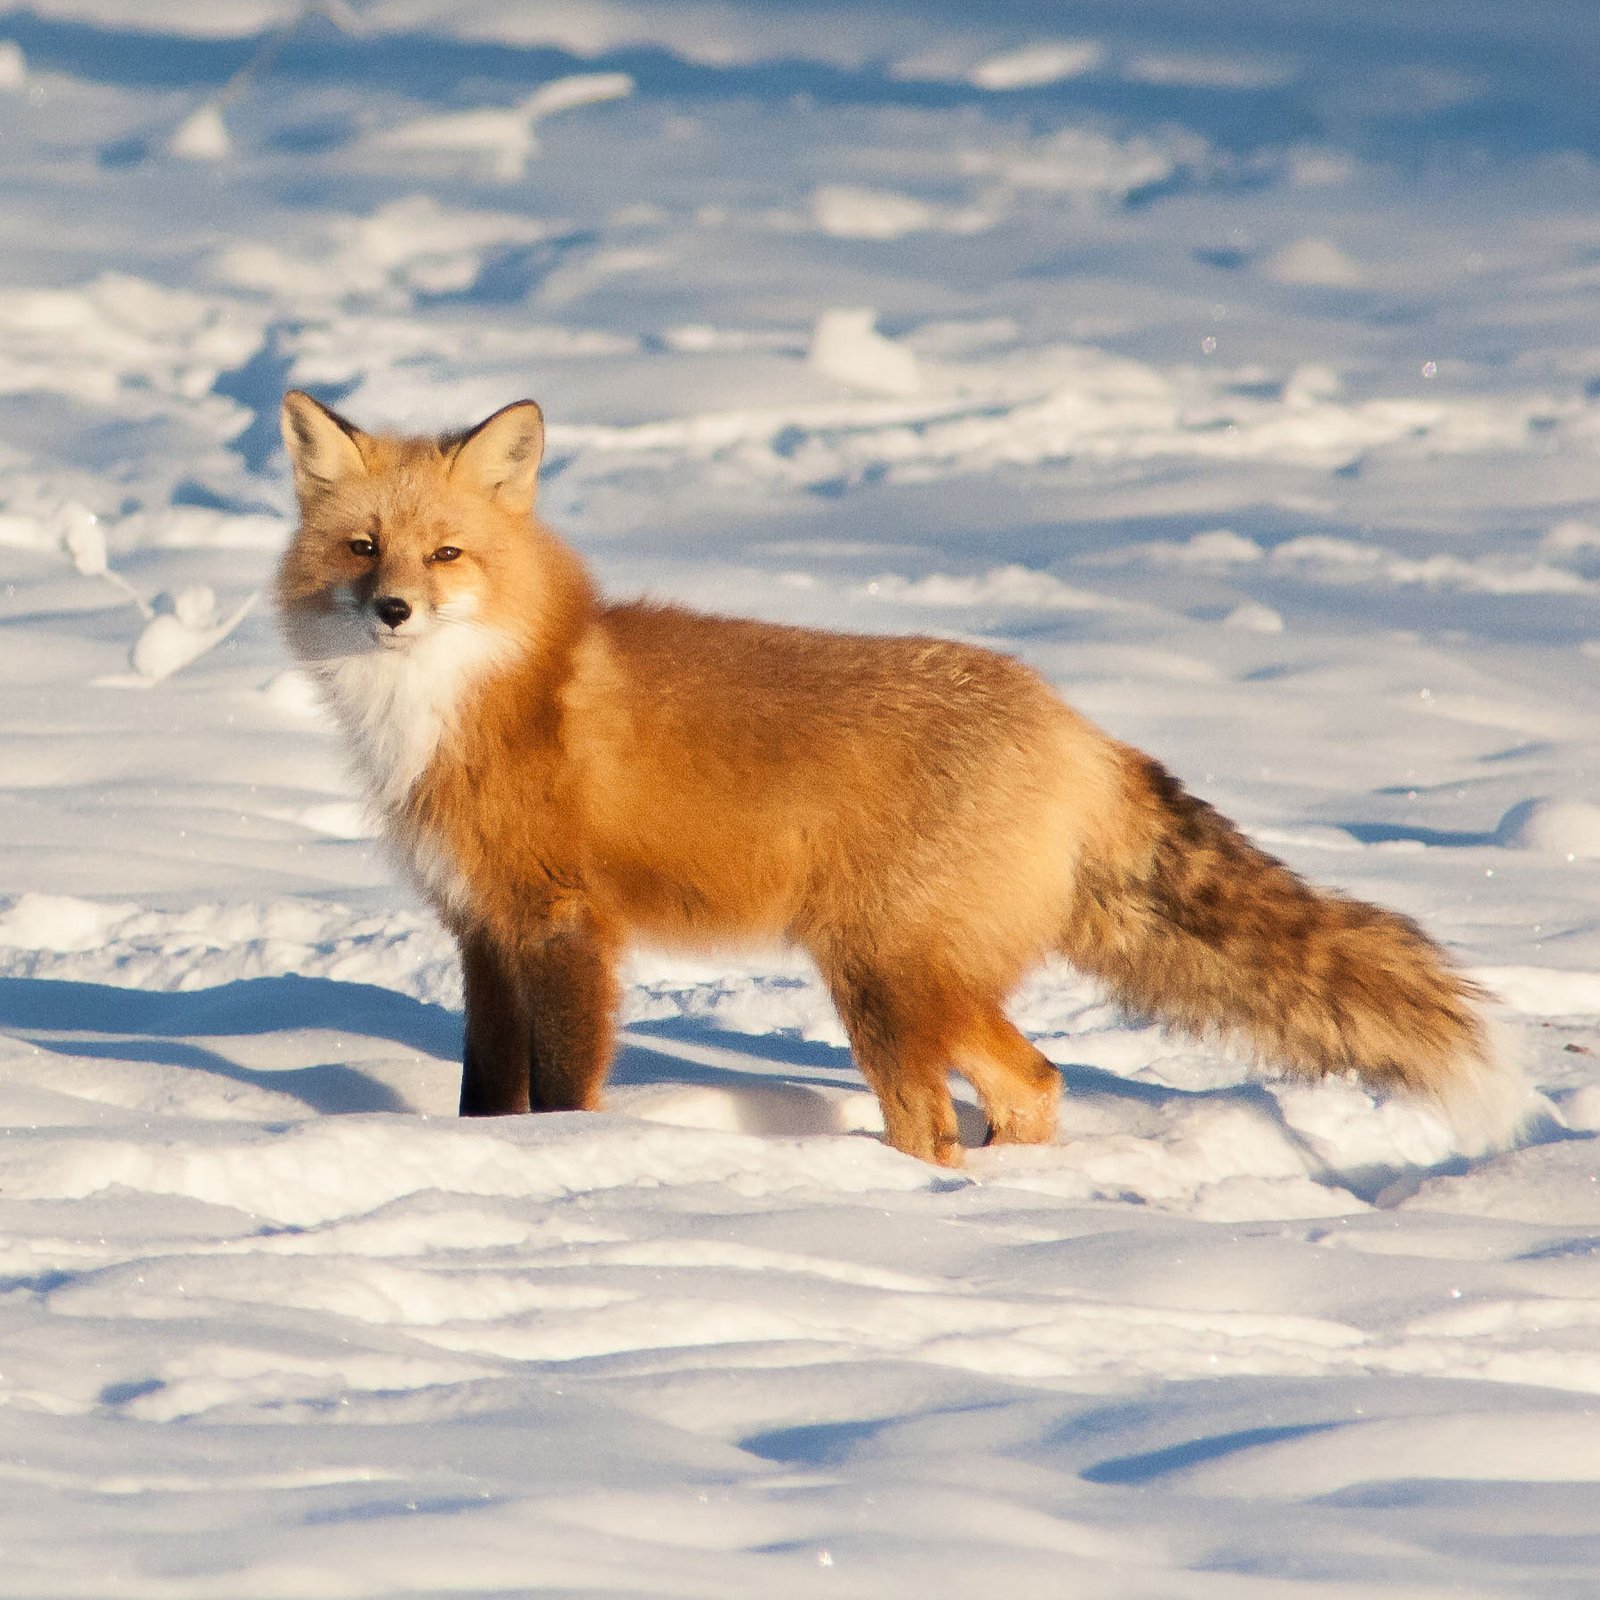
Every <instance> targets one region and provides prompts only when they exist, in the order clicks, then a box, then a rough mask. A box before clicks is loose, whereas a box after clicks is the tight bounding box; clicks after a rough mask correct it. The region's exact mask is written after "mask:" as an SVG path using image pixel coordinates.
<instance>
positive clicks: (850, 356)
mask: <svg viewBox="0 0 1600 1600" xmlns="http://www.w3.org/2000/svg"><path fill="white" fill-rule="evenodd" d="M877 320H878V317H877V313H876V312H875V311H873V310H871V309H870V308H860V309H843V308H840V309H835V310H832V311H824V312H823V313H822V315H821V316H820V317H818V318H817V324H816V327H815V329H814V330H813V332H812V335H811V351H810V355H809V357H808V359H809V361H810V363H811V366H812V367H813V369H814V370H815V371H817V372H818V373H820V374H821V375H822V376H823V377H825V378H831V379H832V380H833V381H834V382H835V383H841V384H845V385H847V386H848V387H850V388H852V389H865V390H867V391H868V392H869V393H872V394H904V395H910V394H916V393H917V392H918V391H919V390H920V389H921V388H922V369H921V367H920V366H919V364H918V362H917V357H916V354H915V352H913V351H911V350H908V349H906V348H905V346H904V345H899V344H896V343H895V342H894V341H893V340H892V339H887V338H885V337H884V336H883V334H881V333H879V332H878V329H877Z"/></svg>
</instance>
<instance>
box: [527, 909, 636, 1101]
mask: <svg viewBox="0 0 1600 1600" xmlns="http://www.w3.org/2000/svg"><path fill="white" fill-rule="evenodd" d="M617 957H618V948H617V941H615V940H614V939H611V938H608V937H607V936H606V935H605V933H604V931H603V930H601V929H600V928H599V927H597V926H596V925H595V924H594V922H593V921H592V920H591V919H589V918H587V917H582V918H579V919H577V920H575V921H574V922H572V923H570V924H569V925H568V926H566V927H564V928H563V929H562V930H561V931H560V932H558V933H554V934H552V935H551V936H550V937H549V938H548V939H546V940H545V941H544V942H543V943H541V944H540V945H538V946H537V947H536V948H535V949H533V950H531V951H526V952H525V953H524V954H523V957H522V974H521V975H522V1000H523V1006H524V1009H525V1011H526V1014H527V1017H528V1024H529V1028H528V1031H529V1053H528V1068H529V1080H530V1085H531V1088H530V1095H531V1102H532V1106H533V1109H534V1110H535V1111H597V1110H599V1108H600V1090H601V1088H602V1086H603V1085H604V1083H605V1078H606V1072H607V1070H608V1069H609V1068H610V1066H611V1056H612V1052H613V1050H614V1049H615V1048H616V1037H617V1008H618V1004H619V1001H620V998H621V996H620V991H619V989H618V985H617V976H616V968H617Z"/></svg>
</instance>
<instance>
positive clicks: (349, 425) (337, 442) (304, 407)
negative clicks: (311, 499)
mask: <svg viewBox="0 0 1600 1600" xmlns="http://www.w3.org/2000/svg"><path fill="white" fill-rule="evenodd" d="M278 421H279V423H280V425H281V426H282V428H283V447H284V449H285V450H287V451H288V452H289V460H290V461H291V462H292V463H293V465H294V486H295V492H296V493H297V494H298V495H299V496H300V498H301V499H302V500H304V499H305V498H306V497H307V496H308V495H310V494H315V493H317V492H319V491H321V490H323V489H326V488H328V487H329V486H330V485H332V484H335V483H339V482H342V481H343V480H344V479H345V478H356V477H364V476H365V475H366V471H367V463H366V458H365V457H364V456H363V454H362V451H361V441H362V440H363V439H365V437H366V435H365V434H364V433H362V431H361V430H360V429H359V428H358V427H357V426H356V425H355V424H354V423H353V422H346V421H345V419H344V418H343V417H341V416H340V415H339V413H338V412H337V411H330V410H329V409H328V408H327V407H326V406H325V405H323V404H321V403H320V402H319V401H316V400H313V399H312V398H311V396H310V395H308V394H306V393H304V392H303V391H302V390H300V389H291V390H290V391H289V392H288V394H286V395H285V396H284V397H283V410H282V411H281V412H280V413H279V416H278Z"/></svg>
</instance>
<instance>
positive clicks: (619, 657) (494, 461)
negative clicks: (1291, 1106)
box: [277, 391, 1517, 1166]
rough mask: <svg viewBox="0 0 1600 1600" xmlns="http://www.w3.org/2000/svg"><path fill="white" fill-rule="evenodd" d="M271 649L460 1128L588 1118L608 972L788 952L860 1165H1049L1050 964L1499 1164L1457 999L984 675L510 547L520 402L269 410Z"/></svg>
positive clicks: (1194, 810) (973, 664)
mask: <svg viewBox="0 0 1600 1600" xmlns="http://www.w3.org/2000/svg"><path fill="white" fill-rule="evenodd" d="M282 422H283V435H284V440H285V444H286V447H287V450H288V454H289V458H290V460H291V462H292V464H293V468H294V478H295V488H296V492H297V495H298V499H299V504H300V513H301V524H300V527H299V528H298V530H297V531H296V533H295V535H294V538H293V540H292V542H291V544H290V546H289V549H288V551H287V553H286V554H285V556H284V558H283V562H282V566H281V570H280V572H279V577H278V590H277V593H278V602H279V607H280V612H281V617H282V623H283V628H284V632H285V634H286V636H287V639H288V641H289V644H290V646H291V647H292V649H293V650H294V651H295V653H296V654H297V655H298V657H299V658H300V659H301V661H302V662H303V663H304V664H305V666H306V668H307V669H308V671H309V672H310V673H311V674H312V676H313V677H314V678H315V679H316V681H317V683H318V684H319V686H320V689H321V692H322V694H323V695H324V697H325V698H326V701H327V703H328V704H329V706H330V707H331V708H332V710H333V712H334V713H335V714H336V716H337V719H338V721H339V722H340V723H341V724H342V726H343V729H344V731H345V733H346V735H347V736H348V739H349V742H350V745H351V747H352V749H353V752H354V756H355V760H356V763H357V766H358V767H359V769H360V771H361V774H362V776H363V777H364V779H365V781H366V784H367V786H368V788H369V790H370V792H371V795H372V797H373V800H374V802H375V804H376V806H377V807H378V809H379V811H380V812H381V814H382V816H383V819H384V823H385V826H386V829H387V833H388V836H389V839H390V841H391V843H392V844H393V846H394V847H395V849H396V851H397V854H398V855H399V857H400V859H401V860H402V861H403V862H404V864H405V865H406V867H407V869H408V870H409V872H410V873H411V875H412V876H413V877H414V879H415V880H416V882H417V884H418V885H419V886H420V888H421V890H422V891H423V893H424V894H425V895H426V896H427V897H428V898H429V900H430V901H431V902H432V904H433V906H434V907H435V908H436V909H437V911H438V914H439V916H440V917H441V918H442V919H443V921H444V923H445V924H446V926H447V927H448V928H449V929H450V931H451V932H452V933H453V934H454V935H455V937H456V939H457V941H458V942H459V944H460V947H461V959H462V965H463V973H464V985H465V991H466V1044H465V1051H464V1063H463V1072H462V1080H461V1114H462V1115H463V1116H492V1115H499V1114H503V1113H507V1112H523V1111H529V1110H575V1109H592V1108H594V1107H596V1106H597V1105H598V1104H599V1100H600V1091H601V1086H602V1084H603V1082H604V1080H605V1076H606V1070H607V1067H608V1065H609V1061H610V1057H611V1054H612V1050H613V1045H614V1040H615V1027H616V1023H615V1017H616V1012H617V1009H618V999H619V995H618V984H617V977H616V970H617V965H618V961H619V958H620V955H621V953H622V951H623V949H624V947H625V946H626V945H627V943H628V942H629V941H630V940H633V939H640V940H648V941H655V942H661V941H668V942H671V941H677V942H685V941H687V942H690V943H693V944H698V945H702V946H704V945H714V944H716V943H717V942H719V941H726V940H741V941H751V940H768V941H785V942H787V943H789V944H791V945H798V946H799V947H801V948H802V949H804V950H805V951H807V952H808V953H809V954H810V956H811V957H812V959H813V960H814V961H815V963H816V966H817V968H818V970H819V972H820V973H821V975H822V978H823V981H824V982H825V983H826V984H827V987H828V991H829V993H830V995H831V996H832V998H833V1001H834V1003H835V1005H836V1006H837V1008H838V1011H839V1014H840V1017H841V1019H842V1021H843V1023H844V1026H845V1029H846V1032H847V1033H848V1035H849V1039H850V1044H851V1048H852V1051H853V1054H854V1057H855V1061H856V1064H857V1065H858V1067H859V1068H860V1070H861V1072H862V1074H863V1075H864V1077H865V1078H866V1080H867V1082H868V1083H869V1084H870V1085H871V1086H872V1088H873V1090H874V1091H875V1092H876V1094H877V1096H878V1099H879V1101H880V1102H881V1104H882V1108H883V1122H884V1129H885V1134H886V1137H887V1140H888V1142H889V1143H890V1144H891V1145H893V1146H894V1147H895V1148H896V1149H899V1150H903V1151H905V1152H907V1153H908V1154H910V1155H914V1156H920V1157H922V1158H923V1159H924V1160H927V1161H932V1162H937V1163H940V1164H942V1165H946V1166H954V1165H957V1164H959V1163H960V1161H961V1159H962V1149H961V1145H960V1142H959V1140H958V1138H957V1135H956V1118H955V1112H954V1107H953V1105H952V1102H951V1098H950V1091H949V1074H950V1072H952V1071H954V1072H957V1073H959V1074H961V1075H962V1076H963V1077H965V1078H966V1079H967V1080H968V1081H969V1082H970V1083H971V1084H972V1087H973V1089H974V1090H975V1091H976V1093H977V1096H978V1099H979V1101H980V1103H981V1105H982V1108H983V1111H984V1113H985V1115H986V1116H987V1118H988V1124H989V1130H990V1139H991V1140H992V1141H995V1142H1027V1143H1043V1142H1047V1141H1049V1140H1050V1139H1052V1138H1053V1137H1054V1135H1055V1130H1056V1107H1057V1099H1058V1096H1059V1092H1060V1075H1059V1074H1058V1072H1057V1071H1056V1069H1055V1068H1054V1067H1053V1066H1052V1065H1051V1064H1050V1062H1049V1061H1047V1060H1046V1059H1045V1057H1044V1056H1043V1055H1042V1054H1041V1053H1040V1052H1039V1051H1038V1050H1037V1049H1035V1048H1034V1046H1033V1045H1032V1044H1031V1043H1029V1041H1028V1040H1027V1039H1026V1038H1025V1037H1024V1036H1023V1035H1022V1034H1021V1033H1020V1032H1019V1031H1018V1030H1017V1029H1016V1028H1015V1027H1014V1026H1013V1025H1012V1024H1011V1022H1010V1021H1009V1020H1008V1019H1007V1017H1006V1014H1005V1009H1004V1007H1005V1003H1006V1001H1007V999H1008V997H1009V996H1010V995H1011V993H1012V992H1013V991H1014V990H1015V988H1016V987H1017V985H1018V983H1019V982H1020V981H1021V979H1022V978H1023V976H1024V975H1025V974H1026V973H1027V972H1028V971H1029V970H1030V969H1031V968H1033V967H1034V966H1036V965H1037V964H1039V963H1040V962H1042V961H1043V960H1044V959H1045V958H1047V957H1049V956H1051V955H1060V956H1064V957H1065V958H1066V959H1067V960H1068V961H1070V962H1071V963H1072V964H1073V965H1074V966H1076V967H1077V968H1078V969H1080V970H1081V971H1082V972H1084V973H1087V974H1091V975H1092V976H1093V977H1095V978H1097V979H1099V980H1100V981H1101V982H1102V983H1103V984H1104V985H1105V987H1106V988H1107V989H1108V990H1109V992H1110V993H1111V995H1112V996H1114V997H1115V998H1116V999H1117V1000H1118V1001H1119V1002H1121V1003H1122V1004H1123V1005H1125V1006H1126V1007H1128V1008H1130V1009H1131V1010H1133V1011H1135V1012H1137V1013H1140V1014H1143V1015H1146V1016H1151V1017H1155V1018H1159V1019H1161V1020H1164V1021H1166V1022H1169V1023H1172V1024H1175V1025H1177V1026H1178V1027H1180V1028H1184V1029H1187V1030H1189V1031H1190V1032H1192V1033H1195V1034H1199V1035H1216V1036H1221V1037H1224V1038H1228V1039H1231V1040H1234V1041H1237V1042H1239V1043H1241V1044H1243V1045H1245V1046H1246V1047H1248V1048H1249V1049H1251V1050H1252V1051H1254V1052H1255V1054H1256V1055H1257V1056H1258V1057H1260V1058H1261V1059H1262V1060H1264V1061H1267V1062H1270V1063H1272V1064H1275V1065H1277V1066H1278V1067H1280V1068H1281V1069H1285V1070H1287V1071H1289V1072H1291V1073H1296V1074H1299V1075H1302V1076H1306V1077H1316V1076H1320V1075H1324V1074H1328V1073H1338V1072H1344V1071H1347V1070H1352V1071H1354V1072H1355V1073H1356V1074H1358V1075H1359V1076H1360V1077H1361V1078H1362V1079H1364V1080H1365V1081H1366V1082H1367V1083H1369V1084H1371V1085H1373V1086H1375V1087H1378V1088H1380V1089H1390V1088H1393V1089H1398V1090H1401V1091H1409V1092H1411V1093H1413V1094H1416V1095H1419V1096H1422V1097H1425V1098H1428V1099H1431V1100H1433V1101H1435V1102H1436V1103H1438V1104H1439V1105H1440V1106H1442V1107H1443V1108H1444V1109H1445V1110H1446V1111H1447V1112H1453V1113H1454V1114H1455V1116H1456V1118H1457V1119H1458V1120H1460V1119H1462V1117H1463V1115H1464V1114H1465V1116H1467V1117H1470V1116H1471V1115H1473V1114H1474V1113H1477V1114H1479V1115H1480V1117H1481V1119H1483V1120H1485V1121H1487V1122H1489V1123H1491V1124H1496V1125H1497V1129H1496V1131H1497V1132H1499V1133H1500V1134H1501V1135H1504V1133H1505V1131H1506V1127H1507V1125H1508V1124H1509V1121H1510V1120H1511V1116H1512V1112H1513V1110H1514V1108H1515V1104H1516V1099H1517V1094H1516V1090H1515V1088H1514V1085H1513V1079H1512V1077H1511V1075H1510V1074H1508V1073H1507V1072H1506V1071H1505V1070H1504V1069H1502V1068H1501V1067H1499V1066H1498V1065H1497V1064H1496V1063H1495V1061H1494V1059H1493V1056H1492V1052H1491V1050H1490V1046H1489V1042H1488V1034H1487V1030H1486V1025H1485V1022H1484V1020H1483V1017H1482V1016H1481V1014H1480V1010H1479V1005H1480V1002H1481V1001H1482V999H1483V998H1484V997H1483V996H1482V995H1481V993H1480V991H1479V990H1478V989H1477V988H1476V987H1475V986H1474V985H1473V984H1472V983H1471V982H1470V981H1468V980H1467V979H1466V978H1465V977H1464V976H1462V974H1460V973H1459V972H1458V971H1457V970H1456V969H1455V968H1454V967H1453V966H1452V965H1451V963H1450V961H1449V960H1448V958H1447V957H1446V956H1445V955H1444V953H1443V952H1442V951H1441V950H1440V948H1439V947H1438V946H1437V945H1436V944H1434V943H1433V941H1432V940H1431V939H1429V938H1428V936H1427V935H1426V934H1424V933H1423V932H1422V931H1421V930H1420V929H1419V928H1418V927H1417V926H1416V925H1415V924H1414V923H1412V922H1411V921H1409V920H1408V919H1407V918H1405V917H1403V916H1400V915H1397V914H1396V913H1394V912H1391V911H1385V910H1382V909H1380V908H1379V907H1377V906H1372V905H1367V904H1365V903H1363V902H1361V901H1359V900H1351V899H1346V898H1344V897H1342V896H1340V895H1337V894H1332V893H1323V892H1319V891H1317V890H1315V889H1313V888H1311V887H1309V886H1308V885H1307V884H1305V883H1304V882H1302V880H1301V879H1300V878H1298V877H1296V876H1295V875H1294V873H1292V872H1291V871H1290V870H1289V869H1288V868H1287V867H1285V866H1284V865H1283V864H1282V863H1280V862H1278V861H1276V860H1274V859H1273V858H1272V857H1270V856H1268V855H1266V854H1264V853H1263V852H1262V851H1260V850H1258V849H1257V848H1256V847H1255V846H1254V845H1253V844H1251V843H1250V842H1249V841H1248V840H1247V839H1246V838H1245V837H1244V835H1243V834H1242V833H1240V832H1239V830H1238V829H1237V828H1235V827H1234V825H1233V824H1232V823H1230V822H1229V821H1228V820H1227V819H1226V818H1225V817H1222V816H1221V815H1219V814H1218V813H1217V812H1216V811H1214V810H1213V809H1212V808H1211V807H1210V806H1209V805H1207V804H1206V803H1205V802H1204V801H1202V800H1197V799H1195V798H1194V797H1193V796H1191V795H1190V794H1188V793H1187V792H1186V791H1185V790H1184V789H1183V787H1182V786H1181V785H1180V784H1179V783H1178V782H1177V780H1176V779H1174V778H1173V777H1172V776H1171V775H1170V774H1169V773H1168V772H1167V771H1166V770H1165V769H1164V768H1163V767H1161V766H1160V765H1159V764H1158V763H1157V762H1155V761H1154V760H1152V759H1151V758H1150V757H1149V756H1146V755H1144V754H1142V753H1140V752H1139V751H1137V750H1135V749H1132V748H1131V747H1129V746H1127V745H1124V744H1119V743H1118V742H1117V741H1116V740H1114V739H1112V738H1110V737H1108V736H1107V735H1106V734H1104V733H1102V732H1100V730H1099V729H1097V728H1096V727H1094V726H1093V725H1092V724H1090V723H1089V722H1087V721H1086V720H1085V719H1084V718H1082V717H1081V716H1079V715H1078V714H1077V713H1076V712H1074V711H1073V710H1071V709H1070V708H1069V707H1068V706H1067V705H1066V704H1065V703H1064V702H1063V701H1062V700H1060V699H1059V698H1058V697H1057V695H1056V694H1055V693H1054V692H1053V691H1052V690H1051V689H1050V687H1049V686H1048V685H1047V684H1046V683H1045V682H1044V681H1043V680H1042V679H1040V678H1039V677H1038V676H1036V675H1035V674H1034V673H1033V672H1032V671H1030V670H1029V669H1028V668H1027V667H1025V666H1023V665H1022V664H1021V663H1019V662H1017V661H1014V660H1012V659H1010V658H1008V657H1006V656H1002V655H997V654H994V653H992V652H990V651H987V650H982V649H977V648H974V647H972V646H969V645H965V644H958V643H954V642H951V641H949V640H944V639H933V638H868V637H857V636H853V635H846V634H837V633H826V632H820V631H814V630H811V629H805V628H794V627H783V626H779V625H776V624H773V623H766V622H755V621H743V620H736V619H732V618H727V617H719V616H708V615H702V614H700V613H698V612H694V611H690V610H685V609H682V608H679V607H677V606H671V605H656V604H647V603H638V602H635V603H628V604H612V603H609V602H606V601H603V600H601V599H600V598H599V596H598V595H597V593H596V591H595V588H594V585H593V583H592V582H591V580H590V578H589V575H588V573H587V571H586V570H585V568H584V566H583V564H582V562H581V560H580V559H579V557H578V556H577V554H576V553H575V552H574V551H573V550H571V549H570V548H569V547H568V546H567V545H565V544H563V543H562V542H561V541H560V540H559V539H558V538H557V537H556V536H555V534H553V533H552V532H551V531H550V530H549V529H548V528H547V527H546V526H545V525H544V524H543V523H542V522H540V521H539V520H538V518H537V516H536V515H535V514H534V497H535V485H536V479H537V475H538V470H539V463H540V459H541V456H542V453H543V446H544V422H543V417H542V414H541V412H540V410H539V407H538V406H537V405H535V404H534V403H533V402H532V401H528V400H524V401H519V402H517V403H516V404H513V405H509V406H506V407H505V408H504V409H502V410H500V411H497V412H495V413H494V415H493V416H491V417H489V418H488V419H487V421H485V422H483V423H480V424H479V425H478V426H477V427H476V428H473V429H471V430H469V431H467V432H463V433H453V434H446V435H444V436H443V437H441V438H437V439H434V438H401V437H394V436H390V435H385V434H369V433H365V432H363V431H362V430H361V429H359V428H357V427H356V426H354V424H352V423H350V422H347V421H346V420H345V419H344V418H342V417H340V416H338V415H336V414H335V413H334V412H332V411H330V410H328V409H327V408H326V407H324V406H322V405H320V404H319V403H318V402H317V401H315V400H313V399H312V398H311V397H310V396H309V395H307V394H303V393H300V392H299V391H291V392H290V393H289V394H288V395H287V396H286V397H285V399H284V402H283V414H282Z"/></svg>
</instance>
